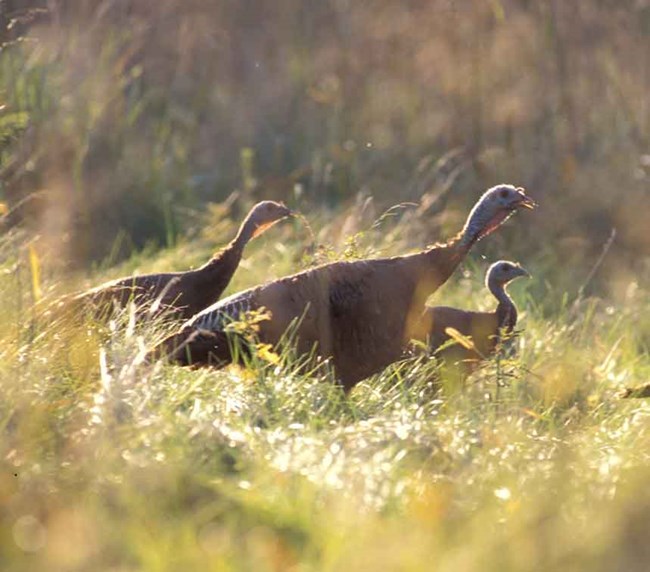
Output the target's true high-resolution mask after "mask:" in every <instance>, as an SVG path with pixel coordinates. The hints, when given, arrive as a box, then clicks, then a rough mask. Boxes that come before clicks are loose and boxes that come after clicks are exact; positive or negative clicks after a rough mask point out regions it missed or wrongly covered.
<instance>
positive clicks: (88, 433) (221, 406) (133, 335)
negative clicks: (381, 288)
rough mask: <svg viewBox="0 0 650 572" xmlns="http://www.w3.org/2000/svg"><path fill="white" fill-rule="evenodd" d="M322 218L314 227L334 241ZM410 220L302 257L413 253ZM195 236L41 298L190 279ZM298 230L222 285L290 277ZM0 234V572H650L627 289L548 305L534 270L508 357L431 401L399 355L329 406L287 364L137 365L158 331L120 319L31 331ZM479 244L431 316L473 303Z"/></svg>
mask: <svg viewBox="0 0 650 572" xmlns="http://www.w3.org/2000/svg"><path fill="white" fill-rule="evenodd" d="M345 216H346V213H341V214H340V217H339V218H340V219H343V218H345ZM315 218H316V219H317V220H319V219H318V217H315ZM337 220H338V219H337ZM337 220H335V221H334V222H332V223H331V225H330V226H329V227H325V225H324V223H322V222H321V223H318V222H317V224H316V225H315V226H316V227H317V228H323V229H324V231H323V232H324V233H325V232H327V233H330V234H331V235H332V234H333V233H334V231H333V230H332V229H334V228H336V225H337V224H338V223H337ZM517 222H519V221H513V222H512V223H509V224H508V225H507V227H506V228H505V229H503V231H502V232H503V233H506V234H507V233H508V232H510V231H511V230H512V227H513V226H515V225H516V224H517ZM408 225H409V223H408V219H407V222H403V223H399V222H393V223H391V225H390V228H386V229H385V236H387V237H388V238H386V239H384V240H383V241H382V240H381V239H380V233H375V232H374V231H367V230H365V231H364V232H361V233H360V234H358V235H357V236H356V238H355V239H354V240H352V241H350V240H348V241H347V243H346V242H345V241H344V240H343V241H341V242H340V243H338V242H337V243H335V244H333V245H332V247H331V249H325V250H323V249H321V251H320V252H321V255H322V256H325V255H326V256H328V257H337V256H343V255H345V256H357V255H365V254H367V253H368V252H372V253H386V254H388V253H393V252H399V251H402V250H403V249H406V248H408V247H412V246H414V244H415V243H417V241H418V240H419V239H417V237H414V236H411V235H410V232H409V227H408ZM233 228H234V227H233ZM222 230H223V233H224V235H227V234H228V233H229V232H230V231H231V230H232V229H231V228H224V229H222ZM362 230H363V229H362ZM220 233H221V230H220ZM210 234H211V232H210V230H209V229H207V228H206V230H205V231H204V232H203V233H202V234H201V237H199V238H197V239H196V240H193V241H187V242H186V243H183V242H181V243H179V244H178V245H177V246H176V247H174V248H173V249H169V250H167V251H164V252H162V253H161V254H159V255H157V256H153V255H151V254H150V255H148V256H146V257H145V256H143V257H136V258H134V259H132V260H131V261H129V262H127V263H125V264H124V265H123V266H120V267H117V268H106V269H103V270H98V271H96V272H95V273H94V274H92V275H91V276H90V277H89V278H88V279H87V280H85V279H82V278H79V279H78V280H76V281H75V280H71V281H69V282H67V283H64V284H62V283H58V282H56V280H57V279H56V278H55V277H47V276H46V277H45V283H44V284H43V290H44V292H45V295H46V297H53V296H54V295H55V294H60V293H62V292H63V291H67V290H74V289H75V288H78V287H80V286H82V285H84V284H86V283H88V284H91V283H92V284H95V283H98V282H100V281H101V280H103V279H106V278H109V277H114V276H117V275H120V274H122V273H125V272H130V271H132V270H134V269H138V270H139V271H143V272H144V271H150V270H154V269H159V268H160V269H162V268H183V267H185V266H187V264H188V263H196V264H198V263H200V262H201V261H203V260H204V259H205V258H206V257H207V256H208V255H209V253H210V252H211V251H212V250H213V249H214V247H215V246H216V245H215V244H214V241H213V240H211V239H210V238H209V237H210ZM278 236H280V237H282V238H281V240H278ZM302 236H304V235H303V234H302V231H301V229H300V227H298V226H292V225H291V224H287V225H284V226H278V227H276V229H274V230H273V231H271V232H270V233H268V236H267V237H265V238H263V239H261V240H258V241H256V242H255V243H253V244H252V245H251V246H250V247H249V250H248V251H247V258H246V260H245V261H244V263H243V266H242V268H241V269H240V271H239V272H238V274H237V276H236V278H235V281H234V284H233V285H232V288H231V289H239V288H243V287H246V286H248V285H251V284H255V283H258V282H260V281H263V280H266V279H269V278H273V277H275V276H277V275H281V274H284V273H287V272H289V271H292V270H296V269H298V268H300V267H301V266H302V265H304V264H306V263H308V262H309V260H310V256H311V255H310V254H309V244H308V243H307V241H306V240H301V239H300V237H302ZM321 236H322V235H321ZM291 237H293V238H291ZM13 240H14V242H13V244H11V243H10V242H11V241H10V239H9V238H6V239H5V241H4V243H3V249H2V267H1V268H0V294H1V296H0V316H1V320H0V324H2V326H1V329H0V336H1V337H2V344H1V345H0V348H1V349H0V392H1V395H2V399H1V401H0V430H1V431H2V439H1V440H0V560H1V562H2V569H3V570H12V571H13V570H15V571H19V570H170V571H172V570H179V569H182V568H183V567H185V568H186V569H188V570H256V571H257V570H301V571H302V570H332V571H339V570H414V571H415V570H450V571H455V570H494V571H509V570H583V569H584V570H586V569H589V570H592V571H593V570H644V569H646V566H647V562H648V561H650V548H648V544H647V526H648V521H649V517H648V514H650V492H649V489H648V487H647V479H648V478H649V477H650V463H649V461H650V406H648V404H647V403H646V402H645V401H643V400H622V399H620V398H619V397H618V391H619V389H620V388H621V387H623V386H632V385H637V384H640V383H643V382H646V381H647V380H648V377H649V376H648V374H649V373H650V357H649V356H648V351H647V349H648V348H647V340H648V331H647V327H648V326H647V324H646V323H645V321H644V319H643V316H647V315H648V313H649V312H650V293H648V292H647V291H646V290H644V289H643V288H642V287H638V288H636V289H631V290H630V292H629V296H628V298H626V299H625V300H623V301H619V302H615V301H611V300H600V299H595V298H591V299H586V300H582V301H578V302H573V301H572V300H571V299H569V301H568V302H567V303H565V304H562V303H561V300H562V298H563V293H562V291H558V290H555V289H554V288H553V286H552V284H553V279H552V277H549V278H547V283H546V284H545V283H544V282H542V281H541V280H540V278H534V279H533V280H531V281H528V282H525V281H522V282H520V283H519V284H515V285H513V287H512V293H513V296H514V297H515V299H516V300H517V302H518V304H519V307H520V311H521V317H520V326H521V327H522V328H523V330H524V331H523V333H522V335H521V338H520V340H519V354H518V357H517V358H516V359H514V360H510V361H506V362H502V363H500V364H498V370H497V364H495V363H490V364H487V365H486V367H485V368H483V369H482V370H480V371H479V372H477V373H476V374H475V375H474V376H473V377H472V378H471V379H470V380H468V383H467V385H466V387H465V388H464V389H463V390H462V391H447V392H443V393H442V394H436V393H435V392H434V391H433V389H432V380H433V379H434V376H435V373H436V368H435V363H434V362H432V361H431V360H427V359H425V358H412V359H410V360H406V361H405V362H403V363H400V364H396V365H395V366H394V367H392V368H390V369H389V370H387V371H386V372H383V373H382V374H380V375H378V376H376V377H374V378H372V379H369V380H367V381H365V382H363V383H361V384H360V385H359V386H358V387H357V388H356V389H355V390H354V391H353V392H352V393H351V395H350V396H349V397H345V396H344V395H343V393H342V391H341V390H340V389H339V388H338V387H336V386H335V385H334V384H332V383H331V377H330V375H329V373H328V372H327V370H326V368H323V367H321V368H317V369H315V370H314V371H312V372H311V373H310V374H309V375H306V374H305V373H304V370H301V369H300V368H299V367H298V364H297V363H296V362H295V361H293V360H292V359H291V357H290V355H289V354H283V355H282V356H281V358H282V361H281V365H274V364H273V363H269V362H268V361H265V360H264V359H262V357H263V356H262V357H260V356H254V357H253V363H252V367H251V368H249V369H242V368H237V367H231V368H229V369H226V370H222V371H211V370H207V369H203V370H197V371H190V370H186V369H182V368H177V367H172V366H165V365H162V364H159V365H156V366H155V367H145V366H142V365H137V356H138V355H139V354H140V353H141V352H142V351H143V348H145V347H147V346H149V345H150V342H151V340H152V339H155V337H156V336H160V335H162V330H163V329H164V328H165V327H169V326H164V325H162V324H147V325H145V326H144V327H143V328H136V329H129V328H128V327H124V326H125V323H126V322H127V321H128V315H126V314H125V315H124V316H121V317H120V318H119V319H118V320H117V322H118V323H117V324H115V325H114V327H109V328H108V329H105V330H104V331H102V332H100V331H98V330H97V328H95V327H94V326H93V325H92V324H83V325H78V324H73V323H72V322H71V321H66V320H59V321H57V322H54V323H50V324H49V325H48V324H47V323H46V322H44V321H43V320H34V321H32V320H31V318H30V316H31V315H32V314H31V310H30V308H31V306H32V300H31V297H32V294H31V293H30V290H31V288H30V284H31V282H30V280H31V276H30V269H29V266H28V263H27V257H26V256H27V255H26V251H25V247H24V242H23V239H22V238H21V237H14V239H13ZM486 243H487V241H486ZM276 244H282V245H283V246H281V247H280V246H276ZM482 250H483V247H482V246H481V247H480V248H479V249H478V251H479V252H478V253H477V254H476V255H474V256H472V257H471V259H470V260H468V261H467V263H466V264H465V265H464V267H463V271H460V272H458V273H457V274H456V275H455V276H454V278H453V279H452V280H451V281H450V283H449V284H448V285H446V286H445V287H444V288H443V289H442V290H441V291H440V292H439V293H438V294H436V296H435V297H434V299H433V301H440V300H444V303H446V304H454V305H458V306H462V307H470V306H471V307H476V308H487V307H490V306H491V304H492V302H491V300H490V297H489V295H488V294H487V293H486V292H485V291H484V288H483V286H482V282H483V280H482V278H483V272H484V270H485V268H486V267H487V264H486V263H485V262H484V261H482V260H481V259H480V256H479V255H480V252H481V251H482ZM323 253H326V254H323ZM522 262H525V264H526V266H527V268H529V269H531V270H532V272H533V274H535V268H536V260H535V258H534V257H532V259H531V260H526V261H522ZM539 264H540V266H541V265H542V262H540V263H539ZM540 283H541V284H540ZM535 294H536V295H535ZM551 299H554V300H555V302H554V303H548V301H549V300H551ZM497 381H499V382H500V385H501V387H499V388H498V389H497Z"/></svg>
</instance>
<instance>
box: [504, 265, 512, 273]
mask: <svg viewBox="0 0 650 572" xmlns="http://www.w3.org/2000/svg"><path fill="white" fill-rule="evenodd" d="M501 268H503V270H505V271H506V272H510V271H511V270H512V266H511V265H510V264H504V265H503V266H502V267H501Z"/></svg>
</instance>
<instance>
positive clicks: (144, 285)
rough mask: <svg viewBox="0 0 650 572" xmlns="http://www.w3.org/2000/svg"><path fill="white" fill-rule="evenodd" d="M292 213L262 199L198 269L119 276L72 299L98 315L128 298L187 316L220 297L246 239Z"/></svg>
mask: <svg viewBox="0 0 650 572" xmlns="http://www.w3.org/2000/svg"><path fill="white" fill-rule="evenodd" d="M291 214H292V212H291V211H290V210H289V209H288V208H287V207H286V206H284V205H283V204H281V203H276V202H274V201H262V202H260V203H257V204H256V205H255V206H254V207H253V208H252V209H251V210H250V212H249V213H248V215H247V216H246V218H245V219H244V222H243V223H242V224H241V226H240V227H239V232H238V233H237V236H236V237H235V238H234V239H233V240H232V241H231V242H230V243H229V244H228V245H227V246H226V247H225V248H223V249H222V250H220V251H219V252H217V253H216V254H215V255H214V256H213V257H212V258H211V259H210V260H209V261H208V262H207V263H206V264H204V265H203V266H201V267H200V268H197V269H196V270H188V271H186V272H166V273H161V274H143V275H141V276H128V277H126V278H119V279H117V280H114V281H111V282H107V283H106V284H102V285H101V286H98V287H96V288H93V289H92V290H88V291H86V292H83V293H81V294H79V295H77V296H75V297H74V298H73V300H72V301H73V303H74V302H77V303H79V302H81V303H83V304H86V303H88V304H91V305H92V306H93V307H94V308H95V309H96V313H97V314H99V315H100V316H101V315H104V314H106V313H110V311H111V310H112V309H113V306H115V305H117V306H120V307H123V306H126V304H127V303H128V302H129V301H131V300H133V301H134V302H135V303H136V304H137V305H138V306H139V307H140V308H141V309H142V308H144V309H148V307H151V305H152V304H154V303H155V304H156V306H154V307H153V310H156V309H158V310H163V309H166V310H168V311H170V312H172V313H173V315H174V317H178V318H183V319H188V318H190V317H191V316H193V315H194V314H196V313H197V312H200V311H201V310H203V309H204V308H207V307H208V306H209V305H210V304H213V303H214V302H216V301H217V300H218V299H219V297H220V296H221V294H222V293H223V291H224V290H225V289H226V287H227V286H228V284H229V283H230V280H231V278H232V276H233V274H234V273H235V270H237V267H238V266H239V262H240V260H241V257H242V254H243V251H244V247H245V246H246V244H247V243H248V241H249V240H251V239H252V238H254V237H256V236H258V235H260V234H262V233H263V232H264V231H265V230H267V229H268V228H269V227H271V226H272V225H274V224H275V223H276V222H278V221H279V220H281V219H283V218H285V217H287V216H289V215H291ZM141 313H142V312H140V314H141Z"/></svg>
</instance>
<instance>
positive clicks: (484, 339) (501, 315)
mask: <svg viewBox="0 0 650 572" xmlns="http://www.w3.org/2000/svg"><path fill="white" fill-rule="evenodd" d="M520 276H530V275H529V274H528V272H527V271H526V270H525V269H523V268H522V267H521V266H520V265H519V264H516V263H514V262H509V261H507V260H499V261H498V262H495V263H494V264H492V266H490V268H489V269H488V271H487V274H486V277H485V285H486V286H487V288H488V289H489V290H490V292H491V293H492V295H493V296H494V297H495V298H496V299H497V302H498V304H497V307H496V309H495V310H494V312H470V311H466V310H460V309H458V308H450V307H448V306H434V307H431V308H427V309H426V310H425V312H424V314H423V317H422V320H423V330H424V331H426V332H428V336H427V337H428V343H429V347H430V348H431V350H432V351H433V352H434V353H435V354H436V355H437V356H438V357H439V358H440V359H441V360H443V361H444V362H445V365H446V366H448V367H449V368H451V369H454V370H457V373H458V374H459V375H463V374H466V373H468V372H469V371H471V369H472V368H473V366H475V365H476V364H477V363H478V362H479V361H480V360H482V359H485V358H487V357H488V356H490V355H492V354H493V353H494V351H495V350H496V348H497V345H498V344H499V342H500V340H501V339H502V336H504V335H505V336H509V335H510V334H512V332H513V331H514V328H515V326H516V325H517V307H516V306H515V304H514V302H513V301H512V298H510V296H509V295H508V293H507V292H506V286H507V284H509V283H510V282H512V281H513V280H514V279H515V278H518V277H520ZM448 328H453V329H454V330H455V331H456V332H458V333H460V334H462V335H463V336H465V337H466V338H469V339H470V340H471V346H473V347H466V346H465V345H463V344H461V343H455V344H453V345H450V344H449V343H448V342H450V341H451V340H452V338H451V337H450V335H449V334H448V333H447V330H448ZM467 345H470V344H467ZM446 373H447V375H451V372H450V371H447V372H446Z"/></svg>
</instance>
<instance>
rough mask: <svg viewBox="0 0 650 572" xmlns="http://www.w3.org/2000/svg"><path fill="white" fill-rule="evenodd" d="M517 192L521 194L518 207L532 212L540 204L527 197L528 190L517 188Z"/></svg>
mask: <svg viewBox="0 0 650 572" xmlns="http://www.w3.org/2000/svg"><path fill="white" fill-rule="evenodd" d="M517 191H518V192H519V202H518V203H517V206H518V207H521V208H524V209H531V210H532V209H534V208H536V207H537V206H538V204H537V203H536V202H535V201H534V200H533V199H531V198H530V197H529V196H528V195H526V190H525V189H524V188H523V187H517Z"/></svg>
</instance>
